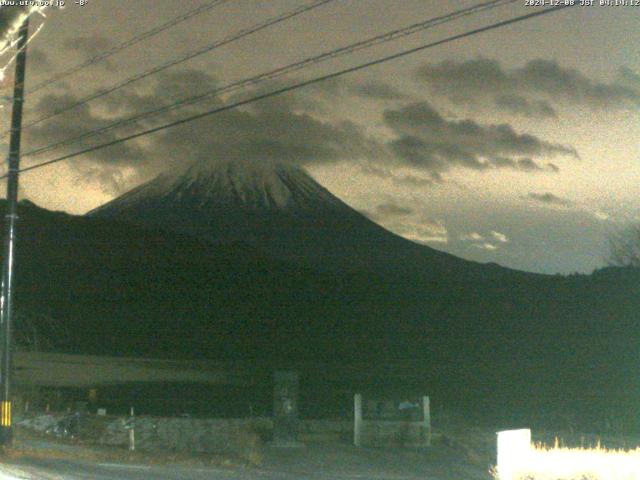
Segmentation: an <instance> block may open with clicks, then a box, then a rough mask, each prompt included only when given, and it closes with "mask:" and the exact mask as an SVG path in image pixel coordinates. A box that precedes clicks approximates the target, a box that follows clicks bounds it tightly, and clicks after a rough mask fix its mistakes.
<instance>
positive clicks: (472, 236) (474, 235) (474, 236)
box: [460, 232, 484, 242]
mask: <svg viewBox="0 0 640 480" xmlns="http://www.w3.org/2000/svg"><path fill="white" fill-rule="evenodd" d="M460 240H462V241H473V242H479V241H482V240H484V237H483V236H482V235H480V234H479V233H478V232H471V233H466V234H464V235H460Z"/></svg>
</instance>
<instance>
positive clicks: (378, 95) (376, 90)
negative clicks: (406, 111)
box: [350, 81, 408, 100]
mask: <svg viewBox="0 0 640 480" xmlns="http://www.w3.org/2000/svg"><path fill="white" fill-rule="evenodd" d="M350 90H351V92H353V93H354V94H355V95H358V96H360V97H366V98H372V99H375V100H404V99H406V98H408V96H407V95H405V94H404V93H402V92H401V91H400V90H398V89H397V88H395V87H392V86H391V85H389V84H387V83H384V82H380V81H369V82H365V83H362V84H355V83H354V84H352V85H351V87H350Z"/></svg>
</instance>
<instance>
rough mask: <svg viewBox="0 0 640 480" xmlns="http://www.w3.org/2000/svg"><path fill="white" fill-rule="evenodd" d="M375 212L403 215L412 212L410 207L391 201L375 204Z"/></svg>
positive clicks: (384, 214) (396, 215) (395, 215)
mask: <svg viewBox="0 0 640 480" xmlns="http://www.w3.org/2000/svg"><path fill="white" fill-rule="evenodd" d="M375 212H376V214H379V215H383V216H385V217H386V216H394V217H404V216H406V215H410V214H412V213H414V211H413V209H412V208H409V207H405V206H401V205H398V204H396V203H393V202H387V203H381V204H380V205H377V206H376V209H375Z"/></svg>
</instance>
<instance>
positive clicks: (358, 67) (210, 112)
mask: <svg viewBox="0 0 640 480" xmlns="http://www.w3.org/2000/svg"><path fill="white" fill-rule="evenodd" d="M571 6H573V5H561V6H558V7H553V8H548V9H544V10H540V11H537V12H532V13H528V14H526V15H520V16H517V17H513V18H510V19H508V20H503V21H501V22H497V23H493V24H491V25H487V26H484V27H480V28H475V29H473V30H469V31H467V32H464V33H460V34H457V35H452V36H449V37H446V38H444V39H442V40H437V41H435V42H431V43H428V44H425V45H421V46H419V47H414V48H411V49H408V50H404V51H402V52H399V53H395V54H392V55H388V56H385V57H382V58H379V59H377V60H372V61H370V62H366V63H361V64H359V65H356V66H354V67H349V68H345V69H343V70H339V71H336V72H333V73H329V74H326V75H322V76H320V77H316V78H313V79H310V80H305V81H302V82H298V83H295V84H293V85H289V86H287V87H282V88H279V89H276V90H273V91H271V92H267V93H263V94H261V95H256V96H254V97H251V98H249V99H245V100H241V101H238V102H235V103H232V104H229V105H224V106H222V107H218V108H214V109H212V110H208V111H206V112H203V113H199V114H196V115H192V116H190V117H186V118H183V119H180V120H176V121H173V122H170V123H167V124H164V125H160V126H158V127H154V128H150V129H148V130H145V131H142V132H138V133H134V134H132V135H128V136H126V137H122V138H118V139H116V140H112V141H110V142H106V143H103V144H100V145H95V146H93V147H89V148H85V149H83V150H80V151H77V152H73V153H70V154H67V155H63V156H61V157H58V158H54V159H52V160H48V161H46V162H42V163H39V164H36V165H31V166H29V167H25V168H22V169H20V170H19V171H20V172H28V171H30V170H36V169H38V168H42V167H45V166H48V165H52V164H54V163H58V162H62V161H64V160H68V159H70V158H73V157H77V156H80V155H84V154H85V153H91V152H95V151H97V150H101V149H103V148H107V147H110V146H113V145H117V144H119V143H124V142H126V141H129V140H133V139H135V138H139V137H142V136H145V135H150V134H152V133H156V132H159V131H162V130H166V129H168V128H171V127H175V126H178V125H182V124H185V123H188V122H192V121H194V120H198V119H200V118H204V117H207V116H210V115H214V114H216V113H221V112H225V111H228V110H232V109H234V108H237V107H241V106H243V105H247V104H250V103H253V102H257V101H259V100H264V99H266V98H269V97H274V96H276V95H281V94H283V93H287V92H290V91H292V90H297V89H299V88H302V87H306V86H309V85H312V84H315V83H319V82H322V81H324V80H329V79H332V78H336V77H340V76H342V75H346V74H348V73H353V72H356V71H359V70H363V69H365V68H369V67H372V66H375V65H379V64H381V63H384V62H388V61H390V60H395V59H397V58H400V57H404V56H406V55H410V54H413V53H417V52H420V51H422V50H426V49H429V48H433V47H436V46H439V45H443V44H445V43H449V42H452V41H455V40H460V39H462V38H466V37H470V36H473V35H476V34H479V33H484V32H487V31H490V30H494V29H497V28H501V27H505V26H507V25H511V24H514V23H517V22H522V21H524V20H528V19H531V18H534V17H539V16H542V15H546V14H549V13H553V12H557V11H559V10H563V9H565V8H569V7H571ZM6 177H7V175H6V174H5V175H2V176H0V179H2V178H6Z"/></svg>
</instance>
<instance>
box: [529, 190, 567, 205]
mask: <svg viewBox="0 0 640 480" xmlns="http://www.w3.org/2000/svg"><path fill="white" fill-rule="evenodd" d="M527 198H529V199H532V200H535V201H536V202H539V203H544V204H545V205H555V206H561V207H566V206H569V205H571V202H570V201H569V200H567V199H565V198H561V197H558V196H557V195H554V194H553V193H550V192H545V193H535V192H530V193H529V194H528V195H527Z"/></svg>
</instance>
